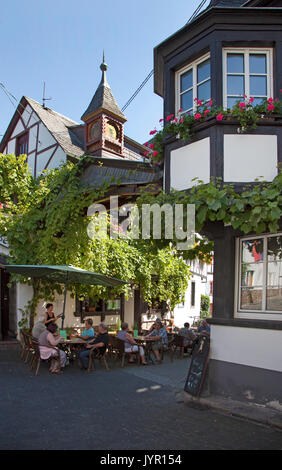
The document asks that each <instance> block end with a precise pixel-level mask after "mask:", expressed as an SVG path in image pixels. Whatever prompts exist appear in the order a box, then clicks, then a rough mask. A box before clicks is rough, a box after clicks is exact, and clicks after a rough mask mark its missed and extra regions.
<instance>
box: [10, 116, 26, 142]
mask: <svg viewBox="0 0 282 470" xmlns="http://www.w3.org/2000/svg"><path fill="white" fill-rule="evenodd" d="M24 130H25V129H24V126H23V125H22V122H21V120H20V119H19V120H18V123H17V125H16V127H15V129H14V132H13V134H12V135H11V138H12V137H15V136H16V135H18V134H20V133H21V132H23V131H24Z"/></svg>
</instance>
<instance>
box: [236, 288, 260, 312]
mask: <svg viewBox="0 0 282 470" xmlns="http://www.w3.org/2000/svg"><path fill="white" fill-rule="evenodd" d="M240 307H241V309H244V310H261V309H262V288H261V287H257V288H254V289H251V288H249V289H248V288H245V289H244V288H243V289H241V304H240Z"/></svg>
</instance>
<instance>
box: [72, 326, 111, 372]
mask: <svg viewBox="0 0 282 470" xmlns="http://www.w3.org/2000/svg"><path fill="white" fill-rule="evenodd" d="M109 341H110V337H109V335H108V327H107V325H106V324H105V323H103V322H102V323H100V325H99V326H98V335H97V336H95V338H94V339H92V340H90V341H88V342H87V345H86V350H84V351H81V352H80V353H79V360H80V362H81V365H82V368H83V369H88V362H89V354H90V349H93V350H94V351H93V354H94V355H95V356H96V355H98V354H104V353H105V351H106V349H107V346H108V344H109Z"/></svg>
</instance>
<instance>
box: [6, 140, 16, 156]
mask: <svg viewBox="0 0 282 470" xmlns="http://www.w3.org/2000/svg"><path fill="white" fill-rule="evenodd" d="M15 151H16V139H12V140H10V141H9V142H8V145H7V155H9V154H11V153H15Z"/></svg>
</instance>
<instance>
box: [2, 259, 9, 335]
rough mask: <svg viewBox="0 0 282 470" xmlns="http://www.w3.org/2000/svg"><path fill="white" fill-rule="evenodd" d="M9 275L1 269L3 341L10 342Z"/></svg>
mask: <svg viewBox="0 0 282 470" xmlns="http://www.w3.org/2000/svg"><path fill="white" fill-rule="evenodd" d="M9 280H10V276H9V274H8V273H7V272H6V271H5V270H4V269H2V268H0V313H1V315H0V321H1V333H2V340H3V341H6V340H8V333H9V287H8V283H9Z"/></svg>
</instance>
